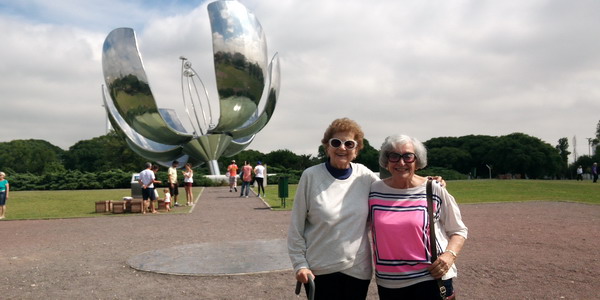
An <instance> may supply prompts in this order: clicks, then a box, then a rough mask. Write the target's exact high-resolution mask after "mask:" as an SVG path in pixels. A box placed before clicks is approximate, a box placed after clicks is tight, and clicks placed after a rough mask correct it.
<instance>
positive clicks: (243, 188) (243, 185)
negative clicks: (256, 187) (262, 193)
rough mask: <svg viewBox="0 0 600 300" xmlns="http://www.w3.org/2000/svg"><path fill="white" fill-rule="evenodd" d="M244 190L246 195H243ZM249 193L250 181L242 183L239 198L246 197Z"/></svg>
mask: <svg viewBox="0 0 600 300" xmlns="http://www.w3.org/2000/svg"><path fill="white" fill-rule="evenodd" d="M244 190H245V191H246V194H244ZM249 192H250V181H242V189H241V190H240V197H241V196H248V193H249Z"/></svg>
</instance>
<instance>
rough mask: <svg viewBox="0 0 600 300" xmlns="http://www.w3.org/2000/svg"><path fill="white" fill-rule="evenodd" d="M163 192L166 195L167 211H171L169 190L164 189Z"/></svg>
mask: <svg viewBox="0 0 600 300" xmlns="http://www.w3.org/2000/svg"><path fill="white" fill-rule="evenodd" d="M163 192H164V193H165V209H166V210H167V211H171V193H170V191H169V189H168V188H166V189H164V190H163Z"/></svg>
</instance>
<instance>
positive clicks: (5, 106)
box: [0, 0, 600, 155]
mask: <svg viewBox="0 0 600 300" xmlns="http://www.w3.org/2000/svg"><path fill="white" fill-rule="evenodd" d="M241 3H243V4H244V5H246V6H247V7H248V8H249V9H250V10H251V11H253V12H254V13H255V15H256V16H257V18H258V19H259V20H260V22H261V23H262V26H263V29H264V31H265V33H266V35H267V41H268V47H269V56H272V55H273V54H275V53H276V52H278V53H279V55H280V61H281V68H282V88H281V93H280V99H279V102H278V104H277V108H276V110H275V114H274V116H273V118H272V119H271V121H270V123H269V124H268V125H267V127H266V128H265V129H263V131H261V132H260V133H259V134H258V136H257V138H256V139H255V141H254V142H253V144H252V145H251V146H250V147H249V148H248V149H255V150H259V151H261V152H269V151H272V150H277V149H289V150H292V151H294V152H296V153H299V154H313V155H315V154H316V152H317V147H318V145H319V140H320V138H321V137H322V134H323V131H324V130H325V128H326V127H327V125H328V124H329V123H330V122H331V121H332V120H333V119H334V118H338V117H349V118H352V119H354V120H356V121H358V122H359V124H361V126H362V127H363V129H364V131H365V135H366V138H367V139H368V140H369V141H370V142H371V143H372V144H373V145H374V146H375V147H376V148H379V145H380V144H381V143H382V142H383V139H384V138H385V137H386V136H387V135H390V134H394V133H405V134H409V135H412V136H415V137H417V138H419V139H421V140H422V141H426V140H428V139H430V138H433V137H440V136H463V135H469V134H483V135H494V136H499V135H506V134H510V133H513V132H523V133H526V134H529V135H532V136H536V137H538V138H540V139H542V140H544V141H545V142H547V143H549V144H551V145H556V144H557V141H558V139H559V138H562V137H568V138H569V144H570V146H571V147H572V146H573V137H574V136H576V138H577V153H578V154H579V155H582V154H588V151H589V150H588V146H587V138H589V137H593V136H594V133H595V127H596V124H597V123H598V121H599V120H600V1H597V0H574V1H563V0H545V1H544V0H520V1H516V0H515V1H491V0H490V1H487V0H473V1H466V0H461V1H458V0H457V1H453V0H451V1H424V0H375V1H364V0H327V1H322V0H320V1H315V0H248V1H243V0H242V1H241ZM206 5H207V2H206V1H200V0H157V1H143V0H137V1H125V0H86V1H79V0H54V1H46V0H19V1H12V0H0V40H1V41H2V46H0V124H1V125H0V128H1V133H0V141H10V140H14V139H31V138H33V139H44V140H47V141H49V142H51V143H53V144H55V145H57V146H60V147H61V148H64V149H68V148H69V147H70V146H72V145H73V144H74V143H76V142H77V141H79V140H83V139H90V138H93V137H96V136H99V135H102V134H104V133H105V132H106V114H105V112H104V109H103V107H102V106H101V104H102V96H101V92H100V91H101V84H103V77H102V66H101V55H102V53H101V49H102V43H103V42H104V39H105V37H106V36H107V35H108V33H109V32H110V31H111V30H112V29H114V28H117V27H131V28H133V29H134V30H135V31H136V34H137V38H138V43H139V47H140V52H141V53H142V57H143V60H144V64H145V67H146V72H147V74H148V77H149V81H150V85H151V87H152V90H153V92H154V95H155V96H156V98H157V102H158V104H159V106H160V107H170V108H175V109H177V110H178V111H181V109H182V108H181V107H182V105H181V86H180V82H179V76H180V75H179V72H180V67H181V65H180V64H181V62H180V60H179V56H181V55H184V56H186V57H188V58H189V59H190V60H191V62H192V63H193V65H194V67H195V69H196V70H197V71H198V72H199V73H200V76H201V78H203V80H204V81H205V82H207V83H208V85H209V92H210V93H211V96H212V97H214V96H216V92H215V91H214V83H212V82H214V71H213V63H212V58H211V53H212V42H211V39H210V25H209V23H208V13H207V11H206ZM571 151H572V149H571Z"/></svg>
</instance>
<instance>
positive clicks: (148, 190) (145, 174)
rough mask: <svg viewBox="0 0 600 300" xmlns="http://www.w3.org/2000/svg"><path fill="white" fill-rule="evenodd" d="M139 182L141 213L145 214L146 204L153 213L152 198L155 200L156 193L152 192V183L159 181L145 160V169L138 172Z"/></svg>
mask: <svg viewBox="0 0 600 300" xmlns="http://www.w3.org/2000/svg"><path fill="white" fill-rule="evenodd" d="M139 183H140V185H142V199H143V203H144V207H143V209H142V213H143V214H146V211H147V210H148V206H149V205H150V209H151V211H152V213H153V214H155V213H156V209H154V200H156V194H155V193H154V184H155V183H160V181H158V180H156V177H155V176H154V172H153V171H152V164H151V163H149V162H147V163H146V169H145V170H143V171H142V172H140V179H139Z"/></svg>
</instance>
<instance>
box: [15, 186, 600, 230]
mask: <svg viewBox="0 0 600 300" xmlns="http://www.w3.org/2000/svg"><path fill="white" fill-rule="evenodd" d="M447 183H448V190H449V191H450V193H451V194H452V195H453V196H454V197H455V198H456V200H457V201H458V203H463V204H464V203H480V202H508V201H536V200H547V201H573V202H583V203H591V204H600V184H593V183H591V182H590V181H583V182H582V181H572V180H459V181H448V182H447ZM277 189H278V187H277V185H269V186H267V188H266V193H267V197H266V199H265V200H266V201H267V202H268V203H269V205H270V206H271V207H272V208H273V210H290V209H291V208H292V207H293V205H294V201H293V198H294V195H295V194H296V185H289V193H288V194H289V197H288V198H287V199H286V204H287V205H286V208H283V207H282V206H281V200H280V199H279V197H278V190H277ZM180 190H181V192H183V189H180ZM201 191H202V187H195V188H194V197H197V196H198V195H199V194H200V193H201ZM129 195H130V190H129V189H121V190H86V191H23V192H11V193H10V198H9V199H8V201H7V214H6V219H7V220H23V219H53V218H77V217H100V216H105V215H106V214H103V213H95V202H96V201H103V200H120V199H122V198H123V196H129ZM161 196H162V194H161ZM180 197H181V200H180V201H179V202H180V203H182V202H183V203H185V201H184V200H185V194H183V193H181V194H180ZM188 211H189V207H176V208H174V210H173V211H172V212H171V213H185V212H188Z"/></svg>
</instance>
